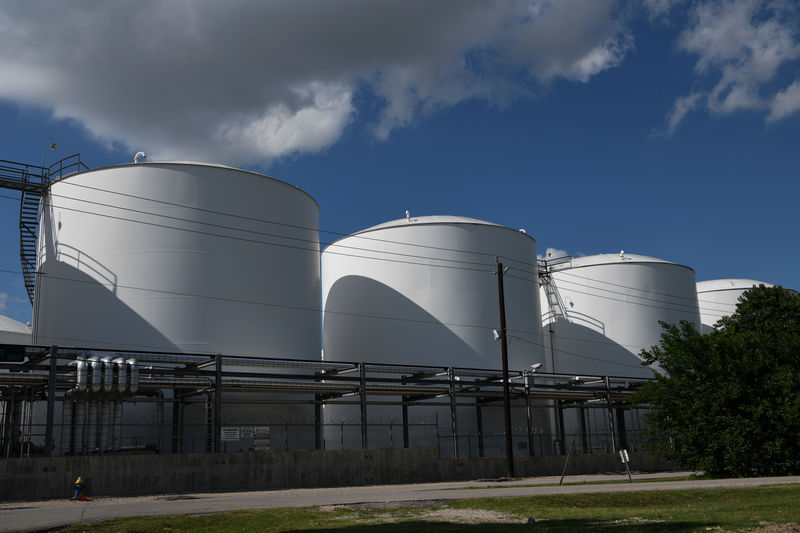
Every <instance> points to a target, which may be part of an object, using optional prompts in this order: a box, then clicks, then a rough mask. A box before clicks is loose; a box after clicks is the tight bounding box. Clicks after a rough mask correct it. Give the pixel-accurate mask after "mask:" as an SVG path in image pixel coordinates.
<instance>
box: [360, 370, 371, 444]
mask: <svg viewBox="0 0 800 533" xmlns="http://www.w3.org/2000/svg"><path fill="white" fill-rule="evenodd" d="M358 367H359V375H360V377H361V380H360V382H359V386H358V395H359V398H360V399H361V402H360V403H361V447H362V448H363V449H365V450H366V449H367V447H368V444H369V443H368V442H367V367H366V366H364V363H363V362H361V363H359V364H358Z"/></svg>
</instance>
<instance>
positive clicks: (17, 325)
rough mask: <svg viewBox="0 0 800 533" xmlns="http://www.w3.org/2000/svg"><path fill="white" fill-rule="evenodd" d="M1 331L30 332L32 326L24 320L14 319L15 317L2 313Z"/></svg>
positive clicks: (0, 319)
mask: <svg viewBox="0 0 800 533" xmlns="http://www.w3.org/2000/svg"><path fill="white" fill-rule="evenodd" d="M0 331H5V332H9V333H27V334H29V333H30V332H31V328H29V327H28V326H26V325H25V324H23V323H22V322H18V321H16V320H14V319H13V318H10V317H7V316H3V315H0Z"/></svg>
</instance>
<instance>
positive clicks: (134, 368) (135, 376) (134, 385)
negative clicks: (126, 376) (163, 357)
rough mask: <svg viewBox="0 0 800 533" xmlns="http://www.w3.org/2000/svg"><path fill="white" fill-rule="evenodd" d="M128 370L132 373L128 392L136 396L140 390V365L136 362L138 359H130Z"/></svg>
mask: <svg viewBox="0 0 800 533" xmlns="http://www.w3.org/2000/svg"><path fill="white" fill-rule="evenodd" d="M128 368H129V370H130V373H131V375H130V381H129V386H128V390H129V391H130V392H131V393H132V394H136V391H137V390H138V388H139V365H138V363H137V362H136V359H128Z"/></svg>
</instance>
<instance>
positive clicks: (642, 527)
mask: <svg viewBox="0 0 800 533" xmlns="http://www.w3.org/2000/svg"><path fill="white" fill-rule="evenodd" d="M713 526H714V524H709V523H700V522H645V521H636V520H630V519H629V520H624V521H616V520H613V521H598V520H539V521H537V522H536V523H535V524H513V523H512V524H509V523H478V524H460V523H453V522H433V521H425V520H419V521H405V522H398V523H395V524H391V523H389V524H387V523H381V524H371V525H357V526H349V527H341V528H324V529H297V530H292V533H312V532H315V533H320V532H328V533H332V532H342V533H378V532H380V533H408V532H409V531H413V532H414V533H427V532H433V533H438V532H451V531H465V532H469V533H472V532H474V533H478V532H481V533H483V532H501V531H503V532H523V531H525V532H531V531H536V532H537V533H538V532H549V531H603V532H605V531H623V532H635V531H641V532H646V533H662V532H663V533H667V532H673V531H678V532H680V531H697V530H699V529H704V528H710V527H713Z"/></svg>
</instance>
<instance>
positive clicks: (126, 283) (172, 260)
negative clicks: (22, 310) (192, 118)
mask: <svg viewBox="0 0 800 533" xmlns="http://www.w3.org/2000/svg"><path fill="white" fill-rule="evenodd" d="M44 205H45V208H44V209H43V214H42V225H41V231H40V241H39V258H38V263H39V264H38V268H39V272H40V276H39V280H40V281H39V286H38V290H37V294H38V295H39V298H38V301H37V305H36V309H35V316H34V325H33V328H34V338H35V342H37V343H39V344H45V345H46V344H57V345H62V346H64V345H72V346H89V347H103V348H111V349H130V350H160V351H179V352H194V353H225V354H247V355H255V356H258V355H261V356H276V357H277V356H281V357H296V358H306V359H308V358H318V357H319V348H320V333H319V316H318V311H316V310H317V309H319V253H318V245H317V241H318V232H317V225H318V217H319V208H318V206H317V204H316V202H315V201H314V200H313V199H312V198H311V197H310V196H309V195H307V194H306V193H304V192H303V191H301V190H300V189H297V188H296V187H294V186H291V185H288V184H286V183H284V182H281V181H278V180H275V179H272V178H269V177H267V176H263V175H260V174H256V173H253V172H246V171H242V170H237V169H233V168H229V167H222V166H215V165H208V164H195V163H139V164H132V165H122V166H117V167H109V168H103V169H97V170H92V171H88V172H83V173H79V174H74V175H71V176H68V177H67V178H65V179H63V180H61V181H59V182H56V183H54V184H53V185H52V187H51V192H50V195H49V196H48V197H47V200H46V202H45V204H44ZM259 220H269V221H274V223H266V222H260V221H259Z"/></svg>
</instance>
